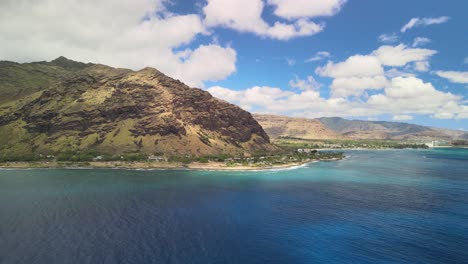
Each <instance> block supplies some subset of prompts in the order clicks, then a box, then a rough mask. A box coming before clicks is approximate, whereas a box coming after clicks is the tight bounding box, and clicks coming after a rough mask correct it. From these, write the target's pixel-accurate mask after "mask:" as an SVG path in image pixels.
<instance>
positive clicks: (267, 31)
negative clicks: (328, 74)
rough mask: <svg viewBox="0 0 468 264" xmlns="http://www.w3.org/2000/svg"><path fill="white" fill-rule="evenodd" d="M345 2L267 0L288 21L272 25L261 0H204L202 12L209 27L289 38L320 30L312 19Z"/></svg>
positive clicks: (333, 11)
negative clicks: (266, 19) (264, 17)
mask: <svg viewBox="0 0 468 264" xmlns="http://www.w3.org/2000/svg"><path fill="white" fill-rule="evenodd" d="M344 2H345V1H343V0H318V1H300V0H296V1H282V0H269V1H268V2H267V3H268V4H269V5H273V6H274V7H275V11H274V12H275V14H276V15H277V16H280V17H283V18H285V17H286V18H287V19H288V20H289V21H288V22H281V21H279V20H278V21H275V22H273V24H270V23H268V22H266V21H265V20H264V19H263V18H262V13H263V12H264V10H265V3H264V1H262V0H236V1H232V0H207V5H206V6H204V7H203V12H204V14H205V24H206V25H207V26H208V27H218V26H220V27H226V28H230V29H233V30H236V31H240V32H250V33H254V34H257V35H259V36H262V37H268V38H273V39H279V40H288V39H291V38H295V37H301V36H311V35H314V34H317V33H319V32H321V31H322V30H323V29H324V27H325V26H324V24H323V23H316V22H313V21H312V20H311V19H312V18H313V17H317V16H331V15H334V14H335V13H337V12H338V11H339V10H340V8H341V6H342V5H343V4H344ZM303 5H306V7H307V8H304V6H303ZM298 11H300V12H298Z"/></svg>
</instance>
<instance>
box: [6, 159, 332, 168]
mask: <svg viewBox="0 0 468 264" xmlns="http://www.w3.org/2000/svg"><path fill="white" fill-rule="evenodd" d="M338 160H341V159H340V158H331V159H316V160H312V159H311V160H305V161H302V162H293V163H287V164H273V165H257V166H255V165H241V164H239V165H227V164H226V163H224V162H214V161H210V162H208V163H200V162H192V163H190V164H183V163H173V162H143V161H140V162H139V161H135V162H121V161H94V162H56V161H39V162H3V163H0V169H127V170H128V169H130V170H199V171H267V170H278V169H293V168H297V167H301V166H305V165H306V164H309V163H314V162H319V161H338Z"/></svg>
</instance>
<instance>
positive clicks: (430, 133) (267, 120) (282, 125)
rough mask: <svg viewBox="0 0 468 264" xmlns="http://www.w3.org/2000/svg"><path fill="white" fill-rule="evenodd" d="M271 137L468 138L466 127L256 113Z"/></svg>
mask: <svg viewBox="0 0 468 264" xmlns="http://www.w3.org/2000/svg"><path fill="white" fill-rule="evenodd" d="M254 117H255V119H257V121H258V122H259V123H260V125H262V127H263V128H264V129H265V131H266V132H267V134H268V135H270V137H271V138H278V137H294V138H303V139H391V140H413V141H430V140H457V139H464V140H466V139H468V133H467V132H465V131H458V130H449V129H441V128H433V127H426V126H419V125H413V124H408V123H401V122H386V121H362V120H347V119H344V118H340V117H323V118H318V119H305V118H292V117H286V116H275V115H262V114H254Z"/></svg>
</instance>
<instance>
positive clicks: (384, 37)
mask: <svg viewBox="0 0 468 264" xmlns="http://www.w3.org/2000/svg"><path fill="white" fill-rule="evenodd" d="M398 40H400V37H399V36H398V35H397V34H396V33H391V34H381V35H380V36H379V41H380V42H383V43H395V42H397V41H398Z"/></svg>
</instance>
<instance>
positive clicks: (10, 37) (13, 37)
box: [0, 0, 236, 86]
mask: <svg viewBox="0 0 468 264" xmlns="http://www.w3.org/2000/svg"><path fill="white" fill-rule="evenodd" d="M166 2H167V1H164V0H135V1H131V2H130V1H125V0H102V1H94V0H81V1H75V0H42V1H36V0H21V1H11V0H6V1H0V24H1V25H8V26H2V27H0V43H2V44H1V46H2V48H1V49H0V58H1V59H3V60H13V61H18V62H29V61H39V60H52V59H55V58H57V57H59V56H65V57H68V58H70V59H75V60H79V61H84V62H98V63H103V64H107V65H110V66H115V67H123V68H131V69H141V68H144V67H146V66H151V67H156V68H158V69H159V70H161V71H162V72H164V73H166V74H168V75H170V76H172V77H175V78H179V79H181V80H183V81H184V82H186V83H188V84H190V85H197V86H202V85H203V82H204V81H206V80H220V79H223V78H226V77H227V76H229V75H230V74H232V73H233V72H234V71H235V69H236V66H235V63H236V58H235V51H234V50H233V49H232V48H230V47H223V46H221V45H218V44H212V45H202V46H199V47H195V48H194V50H186V51H184V52H176V51H175V49H180V48H183V47H184V46H185V45H188V44H190V43H192V42H193V41H194V39H195V38H196V37H197V36H199V35H203V34H207V30H206V29H205V26H204V25H203V22H202V20H201V18H200V17H199V16H198V15H196V14H188V15H177V14H172V13H169V12H168V11H167V10H166V8H165V6H164V5H165V3H166ZM206 58H211V60H219V61H222V62H223V64H225V65H223V66H220V67H212V66H210V65H208V67H206V64H207V63H208V61H207V59H206ZM198 63H199V64H198Z"/></svg>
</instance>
